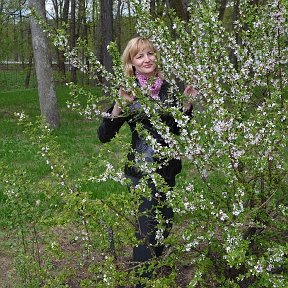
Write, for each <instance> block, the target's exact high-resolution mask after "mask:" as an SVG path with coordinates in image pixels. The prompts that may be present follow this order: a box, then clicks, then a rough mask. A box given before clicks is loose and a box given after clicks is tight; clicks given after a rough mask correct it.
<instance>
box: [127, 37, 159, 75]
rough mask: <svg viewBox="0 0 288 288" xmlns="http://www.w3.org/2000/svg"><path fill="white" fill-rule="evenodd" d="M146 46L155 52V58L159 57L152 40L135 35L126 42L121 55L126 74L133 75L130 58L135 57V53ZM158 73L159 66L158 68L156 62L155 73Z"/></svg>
mask: <svg viewBox="0 0 288 288" xmlns="http://www.w3.org/2000/svg"><path fill="white" fill-rule="evenodd" d="M147 47H148V48H149V49H151V50H152V51H153V52H154V53H155V54H156V58H159V57H158V51H157V49H156V48H155V47H154V45H153V44H152V42H151V41H150V40H148V39H146V38H142V37H135V38H132V39H131V40H130V41H129V42H128V43H127V46H126V48H125V49H124V51H123V54H122V57H121V59H122V63H123V65H124V71H125V73H126V75H127V76H133V75H134V69H133V65H132V59H133V58H134V57H135V55H137V54H138V53H139V51H141V50H142V49H144V48H147ZM158 74H159V68H158V65H157V63H156V68H155V75H158Z"/></svg>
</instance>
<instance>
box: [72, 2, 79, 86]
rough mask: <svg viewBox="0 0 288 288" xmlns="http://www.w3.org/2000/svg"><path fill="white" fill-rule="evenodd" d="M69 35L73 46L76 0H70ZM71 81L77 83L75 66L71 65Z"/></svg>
mask: <svg viewBox="0 0 288 288" xmlns="http://www.w3.org/2000/svg"><path fill="white" fill-rule="evenodd" d="M70 27H71V31H70V32H71V35H70V46H71V48H74V47H75V45H76V37H77V36H76V0H71V26H70ZM71 81H72V82H73V83H77V74H76V67H74V66H71Z"/></svg>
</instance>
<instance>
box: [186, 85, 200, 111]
mask: <svg viewBox="0 0 288 288" xmlns="http://www.w3.org/2000/svg"><path fill="white" fill-rule="evenodd" d="M198 94H199V92H198V90H196V89H194V87H193V86H192V85H188V86H186V88H185V90H184V95H185V96H186V101H185V103H184V105H183V109H184V112H185V111H188V110H190V109H191V106H192V102H193V101H194V100H195V99H196V96H197V95H198Z"/></svg>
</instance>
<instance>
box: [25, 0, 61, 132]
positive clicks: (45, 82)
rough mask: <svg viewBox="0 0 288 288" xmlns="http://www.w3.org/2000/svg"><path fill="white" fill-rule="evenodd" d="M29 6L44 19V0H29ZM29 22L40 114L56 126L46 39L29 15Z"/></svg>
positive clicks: (52, 81) (53, 88) (57, 122)
mask: <svg viewBox="0 0 288 288" xmlns="http://www.w3.org/2000/svg"><path fill="white" fill-rule="evenodd" d="M29 6H30V8H31V9H35V12H36V13H37V15H39V16H41V17H42V18H44V19H45V16H46V12H45V0H29ZM30 24H31V34H32V45H33V52H34V59H35V67H36V77H37V82H38V94H39V102H40V110H41V115H42V116H43V117H44V118H45V120H46V122H47V123H48V124H49V125H50V126H51V127H53V128H57V127H58V126H59V124H60V119H59V114H58V110H57V98H56V92H55V85H54V79H53V74H52V65H51V54H50V47H49V44H48V39H47V37H46V35H45V33H44V31H43V29H42V27H41V26H40V25H39V23H38V22H37V21H36V20H35V19H34V17H31V23H30Z"/></svg>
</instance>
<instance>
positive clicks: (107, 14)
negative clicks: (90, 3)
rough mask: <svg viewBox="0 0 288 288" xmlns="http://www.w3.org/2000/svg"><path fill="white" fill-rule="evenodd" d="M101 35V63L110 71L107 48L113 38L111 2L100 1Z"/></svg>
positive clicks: (110, 62)
mask: <svg viewBox="0 0 288 288" xmlns="http://www.w3.org/2000/svg"><path fill="white" fill-rule="evenodd" d="M100 4H101V34H102V41H101V42H102V49H101V50H102V62H103V65H104V66H105V68H106V69H107V70H108V71H110V72H111V71H112V59H111V56H110V54H109V53H108V50H107V46H108V45H109V44H110V42H111V41H112V37H113V14H112V13H113V1H112V0H101V2H100Z"/></svg>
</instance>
